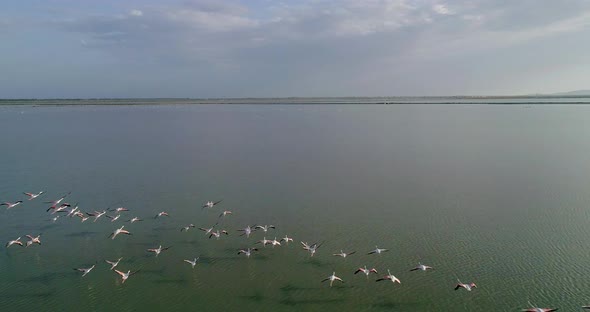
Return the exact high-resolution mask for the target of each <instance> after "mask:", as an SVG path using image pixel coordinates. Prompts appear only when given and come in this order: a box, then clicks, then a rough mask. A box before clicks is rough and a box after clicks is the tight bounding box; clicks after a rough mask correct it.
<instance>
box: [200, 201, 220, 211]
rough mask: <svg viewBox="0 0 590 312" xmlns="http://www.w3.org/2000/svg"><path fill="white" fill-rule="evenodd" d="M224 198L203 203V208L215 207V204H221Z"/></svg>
mask: <svg viewBox="0 0 590 312" xmlns="http://www.w3.org/2000/svg"><path fill="white" fill-rule="evenodd" d="M222 200H223V199H222ZM222 200H218V201H216V202H212V201H208V202H206V203H205V204H204V205H203V209H205V208H213V206H215V205H217V204H219V203H220V202H221V201H222Z"/></svg>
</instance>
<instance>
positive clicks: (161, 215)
mask: <svg viewBox="0 0 590 312" xmlns="http://www.w3.org/2000/svg"><path fill="white" fill-rule="evenodd" d="M169 216H170V215H169V214H168V213H167V212H166V211H162V212H160V213H158V214H157V215H156V216H155V217H154V219H157V218H159V217H169Z"/></svg>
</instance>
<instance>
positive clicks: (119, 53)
mask: <svg viewBox="0 0 590 312" xmlns="http://www.w3.org/2000/svg"><path fill="white" fill-rule="evenodd" d="M443 1H444V2H442V1H441V0H365V1H356V0H300V1H242V2H237V1H231V0H205V1H185V2H182V3H171V2H167V4H165V5H164V4H152V5H143V6H137V4H135V5H136V7H126V8H122V9H121V10H120V11H119V12H115V13H107V12H103V14H101V15H96V14H76V15H74V14H72V15H69V16H65V17H64V18H62V19H61V20H58V21H53V22H51V23H50V25H51V26H52V27H53V28H54V29H57V30H58V31H60V32H66V33H68V34H69V35H71V34H75V35H74V36H73V37H76V39H75V40H77V41H76V43H77V44H78V42H79V44H80V45H81V46H82V47H83V48H84V49H90V50H93V51H100V52H102V53H107V54H108V55H109V57H111V58H112V59H115V60H120V61H121V64H125V65H126V66H127V65H129V64H137V67H138V68H139V67H142V68H146V70H147V68H151V69H153V70H154V71H157V72H158V73H161V72H162V71H165V70H170V72H173V71H175V70H176V71H177V72H183V73H185V75H186V78H187V79H194V80H195V81H200V82H202V83H203V84H205V85H209V86H211V85H212V84H214V83H219V84H222V85H224V86H228V87H231V88H233V90H248V89H256V90H266V92H270V91H269V90H272V92H277V93H281V92H282V94H285V93H288V92H289V90H295V89H297V88H299V89H305V90H317V92H318V93H319V92H321V90H320V89H321V86H322V85H323V83H322V82H326V81H328V82H329V84H330V85H331V86H332V89H334V90H336V89H338V90H341V91H342V92H346V91H349V90H358V88H359V86H363V87H366V88H367V90H369V88H374V86H376V85H381V86H383V85H385V83H386V82H387V81H398V82H399V81H402V80H404V79H406V78H405V77H410V76H412V75H418V73H424V72H428V69H427V66H425V65H422V64H434V63H436V66H439V67H441V68H443V67H444V66H443V65H440V64H443V63H445V62H446V63H445V64H450V63H451V62H453V61H454V60H456V59H457V58H461V57H466V56H467V57H468V56H474V57H476V56H477V55H480V54H482V53H488V51H494V50H501V49H506V48H510V47H518V46H522V45H525V44H527V43H528V42H532V41H542V40H549V39H550V38H552V37H556V36H558V35H561V34H566V33H576V32H579V31H583V30H585V29H587V28H588V26H589V22H588V21H589V19H590V16H589V15H588V14H589V12H590V3H588V2H585V1H584V0H571V1H568V2H567V3H566V2H559V1H552V0H521V1H512V0H446V1H445V0H443ZM1 27H2V26H1V25H0V28H1ZM433 66H435V65H433ZM441 72H443V71H442V70H441ZM195 77H198V79H197V78H195ZM253 77H256V78H253ZM408 80H411V79H408ZM261 81H266V84H262V83H261ZM416 81H418V80H416ZM355 86H356V89H355ZM236 92H237V93H239V92H238V91H236ZM243 92H247V91H243ZM291 92H292V91H291ZM384 93H386V92H384ZM291 94H293V93H291ZM259 95H265V94H259ZM294 95H297V92H295V94H294Z"/></svg>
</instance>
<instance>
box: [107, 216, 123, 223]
mask: <svg viewBox="0 0 590 312" xmlns="http://www.w3.org/2000/svg"><path fill="white" fill-rule="evenodd" d="M106 216H107V218H109V219H111V222H115V221H117V220H119V218H120V217H121V215H120V214H118V215H116V216H114V217H112V216H109V215H106Z"/></svg>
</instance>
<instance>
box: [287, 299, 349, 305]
mask: <svg viewBox="0 0 590 312" xmlns="http://www.w3.org/2000/svg"><path fill="white" fill-rule="evenodd" d="M342 301H344V299H294V298H284V299H281V300H279V303H280V304H284V305H288V306H296V305H305V304H330V303H338V302H342Z"/></svg>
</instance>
